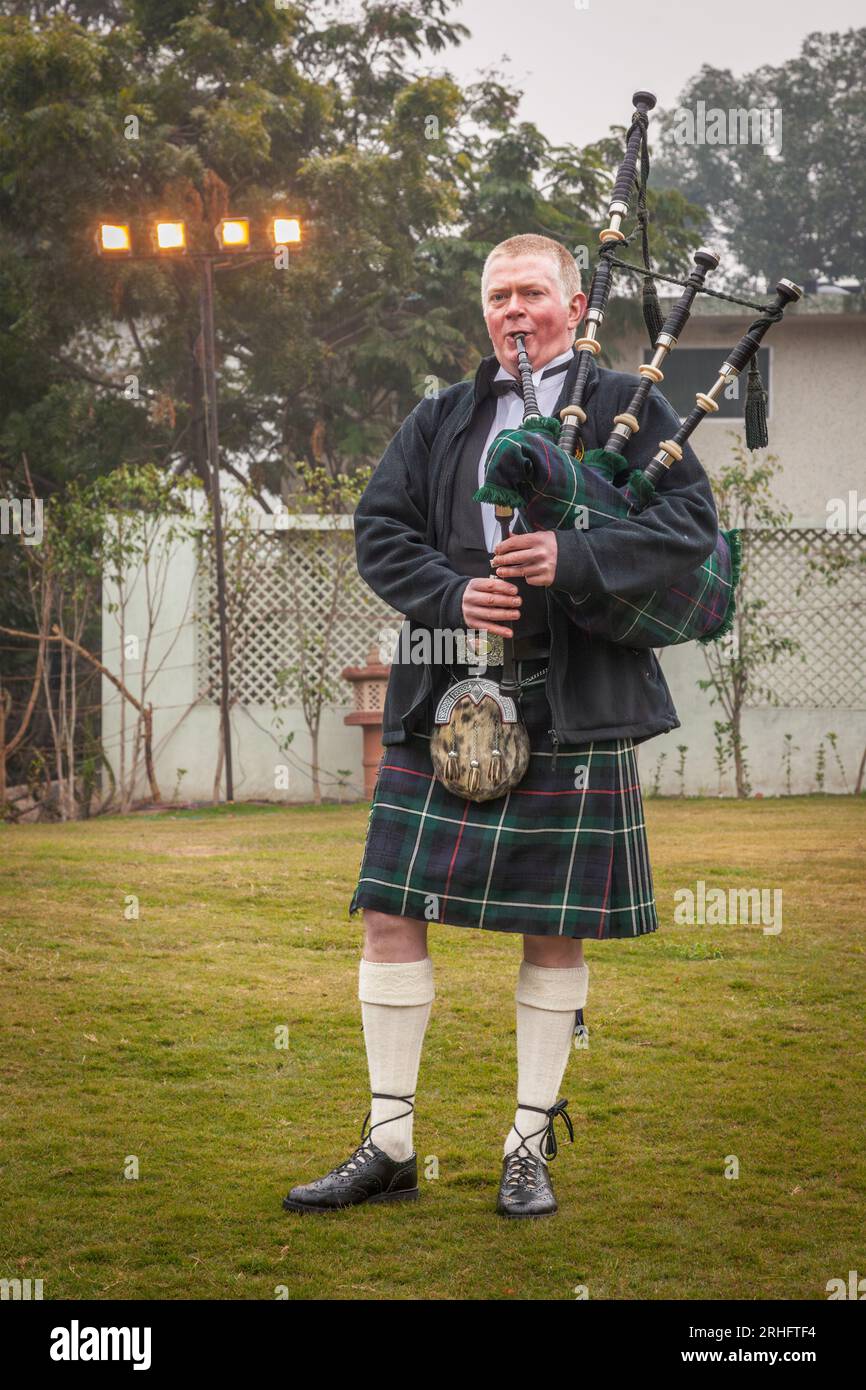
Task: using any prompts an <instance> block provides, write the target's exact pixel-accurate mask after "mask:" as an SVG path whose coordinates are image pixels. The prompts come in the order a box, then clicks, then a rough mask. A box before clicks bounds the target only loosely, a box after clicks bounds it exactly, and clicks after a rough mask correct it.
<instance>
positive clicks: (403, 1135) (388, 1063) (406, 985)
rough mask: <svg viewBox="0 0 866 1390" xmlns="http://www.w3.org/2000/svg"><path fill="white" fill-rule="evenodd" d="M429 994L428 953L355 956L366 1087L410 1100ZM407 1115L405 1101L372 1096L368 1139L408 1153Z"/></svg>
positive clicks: (399, 1153) (391, 1150)
mask: <svg viewBox="0 0 866 1390" xmlns="http://www.w3.org/2000/svg"><path fill="white" fill-rule="evenodd" d="M433 997H434V990H433V962H432V960H431V959H430V957H429V956H425V957H424V959H423V960H413V961H374V960H363V959H362V960H361V965H360V969H359V972H358V998H359V999H360V1000H361V1016H362V1018H363V1020H364V1041H365V1043H366V1045H367V1062H368V1064H369V1068H370V1090H371V1091H373V1092H384V1093H385V1095H387V1096H408V1097H409V1098H410V1099H411V1100H414V1098H415V1086H416V1083H417V1081H418V1067H419V1065H420V1062H421V1046H422V1044H423V1042H424V1032H425V1030H426V1028H427V1020H428V1019H429V1017H430V1010H431V1008H432V1007H433ZM412 1119H413V1112H412V1110H411V1109H410V1107H409V1106H408V1105H407V1104H406V1103H405V1102H403V1101H401V1100H382V1099H380V1098H378V1097H376V1096H374V1098H373V1100H372V1101H371V1106H370V1131H371V1132H370V1138H371V1139H372V1141H373V1143H374V1144H376V1145H377V1147H378V1148H380V1149H383V1150H384V1152H385V1153H386V1154H390V1156H391V1158H395V1159H403V1158H409V1157H410V1156H411V1154H412ZM383 1121H385V1123H382V1122H383Z"/></svg>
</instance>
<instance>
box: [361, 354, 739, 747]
mask: <svg viewBox="0 0 866 1390" xmlns="http://www.w3.org/2000/svg"><path fill="white" fill-rule="evenodd" d="M498 368H499V363H498V361H497V359H496V358H495V357H485V358H483V359H482V361H481V364H480V366H479V368H478V371H477V373H476V375H475V380H474V382H470V381H462V382H458V383H457V384H456V385H454V386H449V387H447V388H446V389H444V390H443V391H441V392H439V393H438V395H436V396H434V397H429V398H425V399H424V400H421V401H419V402H418V404H417V405H416V406H415V409H414V410H413V411H412V412H411V413H410V414H409V415H408V416H407V417H406V419H405V420H404V421H403V424H402V425H401V426H400V428H399V430H398V431H397V433H396V434H395V435H394V438H393V439H392V440H391V442H390V444H389V445H388V447H387V449H386V450H385V453H384V454H383V456H382V458H381V460H380V462H379V464H378V466H377V468H376V470H375V472H374V474H373V476H372V477H371V479H370V481H369V482H368V484H367V486H366V488H365V489H364V492H363V494H362V496H361V499H360V501H359V503H358V506H357V508H356V510H355V553H356V558H357V564H358V570H359V572H360V574H361V576H362V578H363V579H364V580H365V581H366V583H367V584H369V586H370V588H371V589H373V590H374V592H375V593H376V594H378V596H379V598H381V599H383V600H384V602H385V603H387V604H389V605H390V606H391V607H392V608H394V609H396V610H397V612H398V613H401V614H403V615H404V617H405V619H406V620H407V621H408V623H409V628H410V630H409V632H408V633H407V634H406V637H407V638H408V639H409V640H408V641H407V642H406V650H407V651H408V650H411V638H412V634H413V631H414V630H416V629H418V628H427V629H433V628H440V629H442V628H451V629H459V628H465V627H466V623H465V621H464V618H463V609H462V602H463V591H464V589H465V588H466V586H467V584H468V583H469V578H468V576H467V575H465V574H458V573H457V572H456V571H455V570H454V569H452V567H451V564H450V563H449V561H448V559H447V558H446V556H445V554H444V553H443V550H442V546H443V544H444V537H445V526H446V525H447V518H448V517H449V516H450V497H451V487H452V485H453V481H454V474H455V470H456V465H457V462H458V459H459V456H460V448H461V446H462V443H463V436H464V434H465V431H466V429H467V427H468V425H469V423H470V421H471V418H472V415H473V412H474V410H475V408H476V406H477V405H478V404H479V403H480V402H481V401H482V400H483V399H484V397H485V396H486V395H487V394H488V393H489V391H490V382H491V380H492V378H493V377H494V376H495V374H496V372H497V370H498ZM576 372H577V355H576V354H575V360H574V361H573V362H572V363H570V365H569V368H568V371H567V373H566V374H565V376H564V378H563V387H562V391H561V394H560V397H559V400H558V401H557V404H556V408H555V410H554V411H553V413H554V414H558V412H559V410H560V409H561V408H562V407H563V406H564V405H566V404H567V402H568V399H569V397H570V395H571V390H572V386H573V384H574V378H575V375H576ZM638 381H639V377H638V376H636V375H632V374H630V373H626V372H612V371H607V370H605V369H604V368H599V367H598V366H597V365H596V363H595V362H594V361H593V362H592V363H591V366H590V373H589V380H588V384H587V390H586V393H585V396H584V409H585V410H586V412H587V422H586V425H585V426H584V427H583V431H582V433H583V439H584V443H585V446H586V448H587V449H593V448H600V447H602V446H603V445H604V443H605V441H606V439H607V437H608V434H609V433H610V430H611V427H612V424H613V417H614V415H616V414H618V413H620V412H621V411H624V410H626V409H627V407H628V404H629V401H630V399H631V396H632V393H633V391H634V388H635V386H636V385H637V383H638ZM678 425H679V417H678V416H677V415H676V413H675V411H674V410H673V408H672V407H671V405H670V404H669V403H668V401H667V400H666V399H665V398H664V396H663V395H662V394H661V392H660V391H659V390H658V389H657V387H655V386H653V387H652V389H651V390H650V393H649V396H648V398H647V402H646V406H645V408H644V413H643V416H642V418H641V428H640V432H639V433H638V434H637V435H635V436H633V437H632V439H631V440H630V442H629V444H628V446H627V447H626V451H625V454H626V457H627V459H628V461H629V467H630V468H634V467H643V466H645V465H646V464H647V463H648V462H649V460H650V459H651V458H652V456H653V454H654V453H655V452H656V450H657V448H658V445H659V443H660V441H661V440H663V439H667V438H670V436H671V435H672V434H673V433H674V432H675V431H676V429H677V427H678ZM625 476H626V475H625V474H624V475H623V479H617V480H616V481H617V482H620V481H623V480H624V478H625ZM554 535H555V536H556V541H557V551H558V555H557V563H556V573H555V576H554V581H553V586H552V587H553V588H555V589H561V590H563V591H565V592H566V593H572V594H575V595H580V594H587V593H589V594H605V593H618V594H625V595H636V594H642V593H646V592H647V591H650V590H653V589H660V588H668V587H669V586H670V585H671V584H672V583H673V582H674V581H675V580H676V579H678V578H680V577H681V576H682V575H684V574H686V573H687V572H688V571H689V570H690V569H692V568H694V567H696V566H697V565H699V564H700V563H701V561H702V560H705V559H706V557H707V556H708V555H709V554H710V553H711V551H712V550H713V548H714V546H715V544H716V539H717V535H718V518H717V514H716V507H715V502H714V500H713V494H712V489H711V487H710V483H709V479H708V478H707V475H706V473H705V472H704V469H703V468H702V467H701V464H700V463H699V461H698V459H697V457H696V455H695V453H694V451H693V450H692V448H691V447H690V446H689V445H688V444H686V445H685V446H684V453H683V458H682V461H681V462H678V463H675V464H673V466H672V467H671V468H670V469H669V470H667V471H666V472H665V474H664V475H663V477H662V478H661V480H660V483H659V486H658V492H657V495H656V497H655V498H654V499H653V501H652V502H651V504H650V505H649V506H648V507H647V508H646V509H645V510H644V511H643V512H641V513H640V514H639V515H637V516H634V517H630V518H624V519H621V520H617V521H614V522H612V523H611V524H609V525H607V526H601V527H595V528H593V529H590V530H578V529H568V530H565V529H563V530H558V531H555V532H554ZM547 607H548V622H549V625H550V632H551V655H550V660H549V663H548V673H547V679H546V682H545V693H546V695H547V698H548V701H549V702H550V707H551V711H552V725H553V728H552V730H551V736H552V738H553V741H554V745H557V744H558V743H577V742H586V741H588V740H590V739H612V738H626V737H630V738H632V739H633V740H634V742H635V743H640V742H642V741H643V740H644V739H648V738H652V737H653V736H654V735H655V734H659V733H665V732H667V731H669V730H670V729H675V728H677V727H678V726H679V723H680V721H679V719H678V718H677V713H676V710H675V708H674V704H673V701H672V699H671V694H670V691H669V689H668V686H667V682H666V681H665V679H664V676H663V675H662V672H661V668H660V666H659V663H658V661H657V659H656V656H655V653H654V652H653V651H651V650H648V649H643V650H638V649H635V648H631V647H623V646H618V645H616V644H615V643H612V642H606V641H604V640H603V639H600V638H594V637H589V636H587V635H586V634H585V633H584V632H583V631H582V630H581V629H580V628H579V627H578V626H577V625H576V624H575V623H574V622H573V621H572V620H571V618H570V617H569V615H568V614H567V612H566V611H565V609H564V608H562V607H561V606H560V605H559V604H558V603H553V602H552V601H551V599H550V594H549V591H548V593H547ZM447 674H448V673H447V668H445V675H446V676H447ZM441 677H442V668H440V667H437V666H433V667H431V666H430V665H427V664H423V665H418V664H412V663H409V662H405V661H404V662H401V661H399V660H395V661H394V662H393V664H392V666H391V673H390V678H389V681H388V690H387V694H386V698H385V711H384V723H383V732H382V742H383V744H385V745H388V744H393V743H402V742H403V741H404V740H405V739H406V737H407V735H408V734H409V733H411V732H412V731H413V730H414V729H415V728H419V729H421V731H422V732H428V730H427V729H426V728H423V727H422V725H423V717H424V710H425V707H426V705H427V697H428V695H430V693H431V691H434V690H436V687H437V685H438V687H439V689H441V688H442V681H441ZM446 683H447V681H446ZM437 693H438V691H437Z"/></svg>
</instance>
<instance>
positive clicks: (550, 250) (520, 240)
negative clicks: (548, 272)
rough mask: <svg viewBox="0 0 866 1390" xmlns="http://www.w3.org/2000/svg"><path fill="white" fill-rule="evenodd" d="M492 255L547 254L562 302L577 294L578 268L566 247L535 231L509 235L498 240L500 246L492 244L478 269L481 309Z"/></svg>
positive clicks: (578, 283) (578, 290)
mask: <svg viewBox="0 0 866 1390" xmlns="http://www.w3.org/2000/svg"><path fill="white" fill-rule="evenodd" d="M494 256H508V257H509V258H511V259H513V258H514V257H515V256H548V257H549V258H550V260H552V261H553V262H554V263H555V265H556V272H557V278H558V280H559V287H560V290H561V291H562V302H563V304H569V303H570V302H571V300H572V299H573V297H574V296H575V295H576V294H580V290H581V283H580V269H579V267H578V264H577V261H576V260H575V259H574V257H573V256H572V254H571V252H570V251H568V250H566V248H565V247H564V246H563V245H562V244H561V243H560V242H558V241H554V240H553V238H552V237H549V236H538V235H536V234H535V233H534V232H527V233H526V234H525V235H523V236H510V237H509V238H508V239H507V241H500V243H499V245H498V246H494V248H493V250H492V251H491V252H490V254H489V255H488V257H487V260H486V261H485V262H484V269H483V270H482V272H481V307H482V309H486V308H487V285H488V282H489V280H490V262H491V261H492V260H493V258H494Z"/></svg>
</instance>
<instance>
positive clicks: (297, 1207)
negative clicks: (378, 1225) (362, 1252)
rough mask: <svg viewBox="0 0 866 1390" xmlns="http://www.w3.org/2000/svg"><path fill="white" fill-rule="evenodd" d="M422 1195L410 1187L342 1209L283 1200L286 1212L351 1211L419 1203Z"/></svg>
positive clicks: (382, 1193)
mask: <svg viewBox="0 0 866 1390" xmlns="http://www.w3.org/2000/svg"><path fill="white" fill-rule="evenodd" d="M420 1195H421V1193H420V1190H419V1188H417V1187H409V1188H407V1189H406V1191H405V1192H377V1193H375V1194H374V1195H373V1196H372V1197H365V1198H364V1199H363V1201H361V1202H346V1203H345V1204H344V1205H343V1206H341V1207H333V1206H321V1207H317V1206H313V1204H312V1203H311V1202H292V1201H290V1200H289V1198H288V1197H284V1198H283V1208H284V1209H285V1210H286V1211H300V1212H307V1211H315V1212H328V1211H349V1210H350V1209H351V1208H352V1207H366V1206H369V1205H370V1203H372V1202H417V1200H418V1198H419V1197H420Z"/></svg>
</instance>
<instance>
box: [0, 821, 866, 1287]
mask: <svg viewBox="0 0 866 1390" xmlns="http://www.w3.org/2000/svg"><path fill="white" fill-rule="evenodd" d="M368 811H369V805H368V803H360V804H356V805H354V806H326V807H321V808H318V809H317V808H314V807H291V808H266V807H239V808H237V809H236V810H226V809H225V808H223V809H220V810H216V811H213V812H210V811H204V812H188V813H183V812H181V813H176V814H163V815H144V814H139V815H133V816H128V817H124V818H118V819H107V820H100V821H96V822H82V823H75V824H69V825H56V826H47V825H45V826H42V825H38V826H21V827H12V826H8V825H3V826H0V866H2V867H0V921H2V932H0V969H2V1001H0V1002H2V1015H3V1021H4V1028H5V1036H4V1043H3V1052H2V1067H3V1079H4V1086H3V1102H2V1128H3V1145H2V1158H0V1165H2V1166H0V1188H2V1199H0V1200H2V1228H0V1276H2V1277H16V1276H17V1277H20V1278H26V1277H30V1278H31V1279H39V1278H41V1279H42V1280H43V1281H44V1297H45V1298H46V1299H49V1298H102V1297H105V1298H154V1299H178V1298H191V1299H204V1298H230V1299H235V1298H256V1299H259V1298H265V1299H272V1298H274V1297H275V1296H276V1295H275V1290H276V1289H277V1288H278V1286H280V1285H284V1286H286V1287H287V1288H288V1293H289V1297H291V1298H310V1297H326V1298H335V1299H353V1298H357V1299H373V1298H384V1299H391V1298H412V1299H414V1298H434V1299H451V1298H467V1299H508V1298H529V1299H572V1298H574V1297H575V1293H574V1290H575V1287H576V1286H577V1285H581V1284H583V1285H586V1286H587V1289H588V1292H589V1296H590V1297H591V1298H594V1299H611V1298H626V1299H659V1298H677V1299H698V1298H709V1299H720V1298H740V1299H768V1298H785V1299H824V1298H826V1292H825V1286H826V1283H827V1280H828V1279H830V1278H833V1277H835V1276H841V1277H843V1278H846V1279H847V1276H848V1271H849V1270H850V1269H857V1270H858V1271H859V1273H860V1275H861V1276H863V1275H866V1239H864V1226H866V1222H864V1207H866V1202H864V1186H866V1184H864V1179H866V1153H864V1122H863V1096H864V1080H866V1059H864V1046H863V1043H864V1026H863V1025H864V993H866V991H864V984H866V954H864V918H866V892H864V886H866V869H864V865H866V807H864V805H863V802H862V801H861V802H859V803H858V802H855V801H854V800H853V799H852V798H851V797H844V798H843V797H796V798H785V799H781V800H766V801H761V802H754V801H753V802H748V803H739V804H738V803H736V802H731V801H716V800H700V801H692V800H688V801H677V800H650V801H648V802H647V817H648V824H649V836H650V845H651V849H652V853H653V864H654V873H655V886H656V896H657V901H658V906H659V915H660V918H661V923H662V926H661V930H660V931H659V932H657V933H655V934H654V935H652V936H649V937H644V938H642V939H638V940H635V941H612V942H591V943H589V944H588V946H587V953H586V958H587V960H588V961H589V964H590V972H591V984H590V994H589V1002H588V1006H587V1015H586V1016H587V1022H588V1024H589V1028H590V1048H589V1050H588V1051H581V1052H577V1051H576V1052H574V1053H573V1055H572V1057H571V1060H570V1061H569V1065H568V1069H567V1071H566V1074H565V1080H564V1082H563V1087H562V1094H563V1095H564V1096H567V1097H568V1098H569V1102H570V1104H569V1109H570V1112H571V1114H572V1117H573V1119H574V1121H575V1143H574V1146H573V1147H572V1146H570V1145H569V1144H568V1143H567V1142H564V1143H562V1145H561V1148H560V1155H559V1157H558V1158H557V1160H556V1161H555V1163H554V1164H553V1165H552V1170H551V1171H552V1174H553V1178H554V1182H555V1186H556V1192H557V1197H558V1200H559V1203H560V1212H559V1214H558V1216H556V1217H553V1218H551V1219H547V1220H544V1221H538V1222H505V1221H503V1220H502V1219H501V1218H499V1217H497V1216H496V1215H495V1213H494V1210H493V1208H494V1203H495V1200H496V1191H497V1186H498V1179H499V1171H500V1161H501V1150H502V1141H503V1139H504V1136H505V1134H506V1133H507V1130H508V1127H509V1124H510V1122H511V1118H512V1114H513V1109H514V1100H515V1085H516V1062H515V1025H514V990H515V984H516V975H517V967H518V963H519V958H520V945H521V943H520V939H519V938H518V937H505V936H502V935H497V934H495V933H489V934H487V933H480V932H476V931H469V930H465V929H460V928H451V927H441V926H437V925H435V924H433V925H432V926H431V929H430V943H431V954H432V956H433V960H434V969H435V979H436V990H437V999H436V1003H435V1004H434V1006H433V1014H432V1017H431V1021H430V1026H429V1028H428V1032H427V1038H426V1042H425V1049H424V1055H423V1058H422V1062H421V1075H420V1078H419V1085H418V1099H417V1119H416V1126H415V1138H416V1144H417V1148H418V1154H419V1158H420V1159H421V1160H422V1162H426V1161H427V1160H428V1158H430V1157H434V1158H435V1159H436V1160H438V1169H439V1176H438V1178H436V1179H434V1180H426V1181H425V1180H424V1179H423V1178H422V1193H421V1200H420V1201H419V1202H417V1203H412V1204H406V1205H399V1206H397V1207H393V1208H388V1207H370V1208H367V1207H360V1208H357V1209H355V1210H349V1211H345V1212H341V1213H336V1214H334V1215H330V1216H324V1217H316V1216H306V1217H298V1216H292V1215H289V1214H287V1213H285V1212H284V1211H283V1210H282V1208H281V1205H280V1203H281V1199H282V1197H283V1195H284V1194H285V1192H286V1191H287V1190H288V1188H289V1187H290V1186H291V1185H292V1184H294V1183H296V1182H300V1181H306V1180H309V1179H311V1178H313V1177H316V1176H319V1175H320V1174H321V1173H322V1172H324V1171H325V1170H326V1169H327V1168H329V1167H331V1166H333V1164H335V1163H336V1162H337V1161H339V1160H341V1159H343V1158H344V1157H346V1156H347V1154H348V1153H349V1152H350V1151H351V1149H352V1148H353V1147H354V1146H355V1144H356V1143H357V1141H358V1132H359V1129H360V1125H361V1121H362V1119H363V1117H364V1114H365V1112H366V1110H367V1107H368V1101H369V1096H368V1083H367V1073H366V1057H365V1052H364V1040H363V1033H362V1031H361V1024H360V1005H359V1004H358V1000H357V961H358V956H359V953H360V944H361V932H362V923H361V916H360V914H358V916H356V917H355V918H352V919H351V920H350V919H349V917H348V904H349V899H350V897H351V894H352V891H353V888H354V886H355V880H356V875H357V869H358V865H359V862H360V858H361V851H362V848H363V840H364V832H365V828H366V822H367V815H368ZM700 878H702V879H704V880H705V882H706V883H707V885H708V886H723V887H725V888H728V887H731V886H745V887H781V888H782V889H783V892H784V918H783V929H782V932H781V933H780V934H779V935H778V936H770V935H765V934H764V933H763V931H762V930H761V927H760V925H754V926H753V925H737V926H714V927H710V926H699V925H694V926H685V925H675V924H674V921H673V913H674V900H673V893H674V890H675V889H677V888H680V887H689V886H691V887H694V885H695V883H696V880H698V879H700ZM129 895H135V897H136V898H137V899H138V905H139V916H138V918H137V919H136V918H135V917H133V916H128V915H125V913H126V912H127V899H128V896H129ZM280 1025H287V1027H288V1047H287V1048H277V1047H276V1046H275V1030H276V1029H278V1028H279V1027H280ZM558 1128H559V1129H560V1131H561V1126H560V1127H558ZM731 1155H733V1156H735V1157H736V1158H737V1159H738V1160H739V1177H738V1178H737V1179H736V1180H731V1179H727V1178H726V1177H725V1168H726V1162H727V1161H728V1159H729V1156H731ZM131 1156H134V1158H135V1159H136V1160H137V1162H138V1165H139V1176H138V1178H137V1179H134V1180H133V1179H129V1178H127V1177H125V1176H124V1170H125V1165H127V1164H129V1163H130V1157H131Z"/></svg>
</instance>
